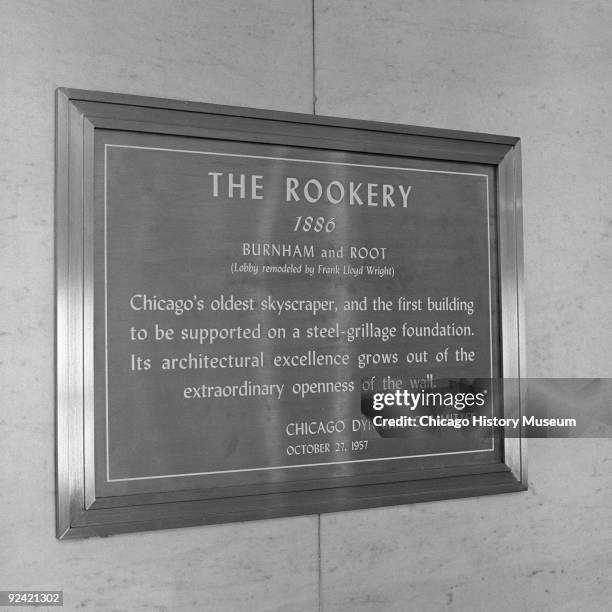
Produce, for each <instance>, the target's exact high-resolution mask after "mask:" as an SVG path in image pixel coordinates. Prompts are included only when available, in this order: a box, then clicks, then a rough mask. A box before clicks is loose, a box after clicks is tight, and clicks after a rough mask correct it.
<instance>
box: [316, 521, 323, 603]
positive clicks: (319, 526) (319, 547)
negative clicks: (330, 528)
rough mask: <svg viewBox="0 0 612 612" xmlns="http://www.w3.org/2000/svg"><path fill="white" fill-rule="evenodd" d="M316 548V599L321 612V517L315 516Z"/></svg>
mask: <svg viewBox="0 0 612 612" xmlns="http://www.w3.org/2000/svg"><path fill="white" fill-rule="evenodd" d="M317 546H318V550H319V555H318V563H319V571H318V574H317V581H318V598H319V612H323V583H322V578H323V576H322V573H321V515H320V514H318V515H317Z"/></svg>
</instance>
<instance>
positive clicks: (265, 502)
mask: <svg viewBox="0 0 612 612" xmlns="http://www.w3.org/2000/svg"><path fill="white" fill-rule="evenodd" d="M80 102H83V103H84V104H79V103H80ZM88 103H95V104H99V103H102V104H105V105H107V106H105V107H104V108H103V110H102V112H99V110H100V107H96V108H97V112H96V113H92V115H91V116H89V115H87V113H86V109H87V108H90V107H89V106H88ZM126 107H137V108H138V109H139V110H140V111H149V110H153V111H159V110H160V109H162V110H170V111H179V112H180V111H182V112H185V111H187V112H189V113H194V114H198V113H202V114H203V115H202V116H204V115H207V116H211V115H214V116H223V115H226V116H232V117H243V118H248V119H265V120H270V121H278V122H280V123H282V122H291V123H293V124H302V125H303V124H308V125H310V126H320V127H337V128H346V130H350V131H352V130H361V131H365V132H368V131H371V132H374V133H375V132H386V133H390V132H395V133H398V134H402V135H406V136H411V135H412V136H415V137H416V138H417V139H419V138H420V137H425V138H438V139H440V143H441V146H440V148H439V150H437V151H436V153H435V154H433V155H432V156H431V158H432V159H448V160H449V161H471V162H474V163H488V164H491V165H497V177H498V181H497V188H498V192H497V196H498V198H499V210H500V226H502V225H503V228H504V229H503V232H500V236H499V239H500V247H499V250H500V273H501V274H502V276H503V275H504V274H506V273H508V272H509V273H511V275H512V281H511V282H510V283H506V284H504V283H502V286H501V288H500V289H501V294H502V304H501V308H500V314H501V319H502V321H501V322H502V328H503V334H502V344H501V346H502V351H503V357H504V360H503V375H504V377H506V376H508V375H509V374H510V373H512V374H514V375H516V376H517V377H518V376H520V373H521V372H523V371H524V366H523V364H524V358H523V353H524V341H523V338H522V336H523V333H524V332H523V325H522V321H523V314H522V312H523V311H522V309H523V304H522V234H521V215H522V203H521V197H520V187H521V185H520V140H519V139H518V138H514V137H507V136H496V135H489V134H478V133H472V132H458V131H450V130H440V129H437V128H422V127H415V126H402V125H395V124H387V123H379V122H370V121H361V120H352V119H340V118H334V117H319V116H314V115H301V114H296V113H286V112H280V111H270V110H259V109H248V108H242V107H231V106H220V105H212V104H205V103H194V102H183V101H177V100H165V99H159V98H144V97H141V96H129V95H122V94H112V93H106V92H93V91H85V90H75V89H67V88H58V89H57V91H56V174H55V209H56V225H55V231H56V241H55V249H56V278H55V286H56V311H55V320H56V354H55V358H56V384H55V389H56V390H55V394H56V461H57V469H56V487H57V496H56V504H57V537H58V538H59V539H70V538H79V537H87V536H93V535H98V536H100V535H110V534H113V533H122V532H127V531H141V530H149V529H161V528H172V527H179V526H189V525H201V524H217V523H224V522H233V521H240V520H246V519H250V520H258V519H265V518H277V517H283V516H295V515H302V514H312V513H319V512H333V511H341V510H352V509H359V508H369V507H376V506H387V505H395V504H402V503H413V502H419V501H434V500H438V499H448V498H457V497H466V496H475V495H488V494H498V493H504V492H512V491H521V490H525V488H526V484H527V476H526V474H527V472H526V453H525V445H524V440H522V439H521V438H518V439H510V438H506V439H505V457H506V464H507V466H508V467H507V468H506V469H505V470H498V471H496V472H489V473H474V474H470V475H462V476H450V477H446V476H445V477H441V478H434V479H430V480H423V481H422V482H419V483H418V484H417V485H415V482H414V481H409V482H408V483H403V484H404V485H407V486H403V487H402V486H401V485H402V483H397V482H395V483H383V484H379V485H366V486H359V485H356V486H348V487H340V488H338V489H326V490H325V491H324V493H325V496H326V498H325V499H322V498H321V496H319V497H317V498H316V499H315V500H314V501H313V500H312V499H311V494H312V493H313V492H312V491H310V492H309V491H298V492H292V493H290V494H286V493H279V494H277V493H271V494H262V495H258V496H247V497H244V498H229V499H230V501H231V503H232V505H234V506H235V505H238V506H240V504H241V503H242V504H244V509H240V510H238V511H231V510H230V508H229V507H228V508H224V509H223V504H217V510H216V512H210V511H209V509H210V500H203V501H199V502H198V501H185V502H168V503H158V504H154V507H145V506H133V507H123V508H102V509H96V510H94V509H90V510H87V508H90V507H91V505H92V504H93V502H94V501H95V500H94V499H93V498H92V496H91V490H92V489H91V483H88V482H87V476H86V474H85V470H84V465H85V459H86V456H85V454H86V449H85V444H84V443H85V435H86V433H85V431H84V430H85V429H86V427H85V423H84V405H85V402H86V397H85V396H86V391H87V389H86V388H85V387H86V386H87V385H88V384H89V383H90V382H91V381H90V380H89V379H90V373H88V372H86V371H85V364H84V344H87V343H88V342H90V341H91V338H88V337H87V334H86V331H85V330H84V323H85V320H84V316H85V315H84V308H83V301H84V299H86V296H85V288H84V283H83V275H84V272H85V270H84V266H87V265H88V264H87V263H86V262H84V240H85V234H86V232H87V231H88V224H89V222H88V220H87V219H86V218H85V217H84V206H83V204H84V198H85V193H86V192H88V191H89V190H91V185H90V184H89V185H88V184H86V183H87V178H86V177H85V166H86V165H87V164H88V162H87V160H86V159H85V157H86V156H85V155H84V141H85V140H86V139H87V138H89V139H90V140H91V136H92V135H93V129H94V128H95V127H107V128H111V129H112V128H113V127H115V129H134V130H135V131H146V130H148V131H155V130H151V127H152V123H151V122H149V123H146V122H145V123H144V124H140V123H138V122H135V121H134V120H133V119H131V118H130V117H128V119H127V120H126V118H125V117H122V116H121V115H122V113H123V115H126V112H125V111H126ZM127 110H128V111H131V110H132V108H128V109H127ZM127 115H128V116H129V112H128V113H127ZM175 127H176V126H175V125H173V124H170V125H166V126H164V130H165V131H164V130H161V133H172V132H173V130H174V128H175ZM168 130H170V131H168ZM365 132H364V133H365ZM446 141H460V142H461V143H463V144H461V145H460V146H461V151H464V152H465V153H464V154H463V155H462V156H461V157H460V158H459V159H457V158H456V157H454V156H453V151H451V150H450V149H449V148H448V146H445V143H446ZM478 145H480V146H483V145H484V146H485V148H486V151H487V152H486V155H484V158H485V159H486V161H483V155H480V156H479V155H477V154H475V153H474V150H475V147H476V146H478ZM325 146H326V145H324V144H322V145H321V148H325ZM328 148H332V147H329V146H328ZM454 152H455V153H456V151H454ZM383 154H384V153H383ZM445 156H446V157H445ZM89 229H91V228H89ZM502 249H503V251H504V253H503V256H502V253H501V251H502ZM502 280H503V279H502ZM77 305H79V306H77ZM504 392H505V393H506V391H504ZM506 397H508V398H510V399H511V401H516V402H517V404H516V406H517V410H519V412H520V411H521V410H522V399H521V398H522V390H519V393H518V395H517V394H516V392H512V393H510V394H509V395H506ZM86 497H87V499H86ZM288 497H291V499H292V502H291V503H290V504H288V503H287V499H288ZM255 498H259V501H258V503H257V501H256V500H255Z"/></svg>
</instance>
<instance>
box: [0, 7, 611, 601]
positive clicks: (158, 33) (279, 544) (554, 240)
mask: <svg viewBox="0 0 612 612" xmlns="http://www.w3.org/2000/svg"><path fill="white" fill-rule="evenodd" d="M312 8H313V3H312V1H311V0H257V2H251V1H249V0H242V1H239V0H205V1H199V2H198V1H191V0H173V1H171V0H126V1H120V0H105V1H103V2H100V1H97V0H55V1H53V2H52V1H50V0H0V9H1V11H0V13H1V19H0V58H2V60H1V63H0V104H1V108H2V113H1V114H0V142H1V144H2V152H1V154H0V377H1V395H0V405H1V410H0V440H2V443H1V448H2V455H1V457H2V468H1V469H0V488H1V490H2V492H3V493H2V495H1V496H0V517H1V519H0V544H1V545H0V589H3V588H53V589H64V590H65V600H66V604H65V608H66V609H68V610H76V609H100V610H130V611H131V610H139V609H143V610H154V609H157V610H181V611H182V610H211V611H215V612H216V611H233V610H236V611H239V610H244V609H249V610H253V611H254V612H255V611H259V610H262V611H263V610H269V611H271V610H278V611H280V610H282V611H292V610H295V611H300V612H301V611H305V612H307V611H315V610H323V611H325V612H332V611H334V612H344V611H346V612H353V611H366V610H381V611H382V610H385V611H387V610H398V611H400V610H401V611H405V610H416V611H419V612H424V611H429V610H442V609H449V610H466V611H468V610H469V611H473V610H490V609H492V608H495V609H497V610H500V611H501V610H509V611H510V610H513V611H514V610H536V609H537V610H555V611H557V610H576V609H582V610H605V609H608V606H609V597H610V593H611V592H612V585H611V583H610V578H609V563H610V561H609V559H610V553H609V551H610V550H612V546H611V545H612V532H611V530H610V529H609V527H608V519H609V516H610V512H611V510H612V487H610V482H611V481H610V479H611V477H612V443H611V442H610V441H608V440H602V441H598V442H595V441H573V442H572V443H571V444H570V443H568V442H566V441H565V442H564V441H531V442H530V445H529V446H530V449H529V453H530V457H529V461H530V490H529V491H528V492H526V493H521V494H513V495H503V496H495V497H488V498H481V499H465V500H455V501H450V502H449V501H446V502H437V503H429V504H418V505H414V506H405V507H398V508H384V509H376V510H364V511H359V512H347V513H338V514H333V515H325V516H322V517H321V518H320V519H319V517H316V516H307V517H299V518H292V519H283V520H273V521H260V522H254V523H244V524H236V525H224V526H218V527H217V526H215V527H200V528H193V529H181V530H172V531H163V532H155V533H143V534H129V535H120V536H115V537H111V538H105V539H92V540H84V541H75V542H58V541H57V540H56V539H55V534H54V491H55V490H54V458H53V452H54V451H53V435H54V434H53V411H54V398H53V240H54V239H53V171H54V160H53V155H54V98H53V94H54V89H55V88H56V87H57V86H69V87H78V88H86V89H100V90H108V91H116V92H122V93H133V94H142V95H150V96H161V97H174V98H186V99H190V100H199V101H205V102H216V103H224V104H233V105H245V106H254V107H261V108H273V109H281V110H288V111H296V112H311V111H312V108H313V62H312V42H313V14H312ZM314 8H315V11H314V40H315V50H316V53H315V70H316V79H315V82H316V110H317V112H318V113H320V114H327V115H339V116H347V117H355V118H363V119H373V120H383V121H394V122H403V123H411V124H417V125H431V126H436V127H447V128H452V129H464V130H475V131H485V132H498V133H503V134H510V135H517V136H521V137H522V139H523V154H524V200H525V241H526V307H527V353H528V363H529V374H530V375H532V376H607V375H609V363H610V356H611V355H610V346H611V345H612V326H611V325H610V316H609V306H608V303H609V300H610V298H611V297H612V277H611V276H610V273H609V269H610V264H611V263H612V261H611V259H612V253H611V251H612V249H611V247H610V234H611V230H612V207H611V199H612V195H611V194H612V174H611V173H610V162H611V159H612V155H611V152H612V110H611V109H612V104H610V102H611V100H610V82H611V80H612V61H611V60H612V39H611V38H610V36H609V32H610V31H612V8H611V7H610V5H609V4H608V3H607V2H604V1H601V2H597V1H587V2H582V3H576V2H571V1H569V0H538V1H536V2H527V1H524V2H507V1H505V0H490V1H484V0H436V1H433V2H432V1H431V0H410V1H409V2H406V1H405V0H315V2H314Z"/></svg>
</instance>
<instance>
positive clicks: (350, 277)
mask: <svg viewBox="0 0 612 612" xmlns="http://www.w3.org/2000/svg"><path fill="white" fill-rule="evenodd" d="M96 146H97V149H98V151H99V154H98V156H97V160H98V165H97V168H96V169H97V181H96V206H95V218H94V226H95V248H96V254H97V255H96V258H95V260H96V264H97V265H96V269H95V275H96V279H97V282H96V288H97V289H98V291H97V294H96V300H95V330H96V332H95V333H96V348H97V352H96V359H97V363H98V364H99V365H100V367H99V368H98V369H97V373H99V376H98V377H97V378H96V381H95V382H96V390H97V402H96V425H97V428H98V430H99V431H100V432H101V433H102V434H103V435H99V436H97V438H96V440H97V449H96V451H97V457H98V483H99V490H100V491H102V492H112V491H115V490H116V487H121V486H122V483H130V487H134V485H137V487H138V488H139V489H140V488H141V489H142V490H146V491H150V490H164V489H167V488H169V487H170V488H173V487H176V486H177V485H179V484H180V481H181V479H191V480H193V479H197V480H198V482H199V483H202V482H203V483H205V484H206V483H207V482H209V483H212V484H216V483H218V482H219V477H222V479H223V482H224V483H233V484H241V485H242V484H250V483H267V482H274V481H276V480H277V479H278V478H279V475H281V474H282V475H283V476H282V477H283V478H290V479H291V480H300V479H304V478H312V477H313V475H315V476H321V477H322V476H327V475H330V474H332V475H333V474H343V473H346V471H347V470H350V471H351V473H352V472H353V471H354V470H355V469H356V468H357V466H359V464H363V465H362V467H363V468H365V469H366V472H367V473H376V472H377V471H379V470H383V471H386V470H388V469H389V466H388V463H387V462H388V461H390V460H393V461H399V462H401V466H402V468H403V469H411V468H413V467H415V466H416V467H418V465H419V460H422V459H423V458H426V457H429V458H431V457H435V458H437V460H438V461H439V465H457V464H462V463H465V462H470V461H474V460H477V461H479V462H482V461H483V460H484V461H493V460H499V449H498V448H496V445H495V440H494V438H493V436H492V435H491V433H490V432H489V435H483V432H482V431H476V430H473V429H472V430H470V431H469V432H466V431H465V430H463V431H462V430H460V429H457V430H448V428H440V427H436V426H435V425H431V426H427V427H413V428H409V429H406V430H404V431H403V432H402V435H392V436H387V435H381V431H380V429H378V428H376V427H375V426H374V424H373V420H372V416H373V415H374V414H375V412H376V411H373V410H368V409H363V408H364V402H365V399H364V398H370V399H371V398H372V397H374V395H375V394H377V393H390V392H391V393H393V392H395V391H397V390H401V391H404V390H407V391H409V392H410V393H415V394H418V393H421V395H422V392H434V391H441V390H442V389H441V388H440V385H441V383H440V381H441V380H445V379H447V378H461V379H475V378H491V377H492V376H496V375H497V374H496V373H497V368H498V364H497V363H496V359H495V345H494V338H495V336H494V331H493V328H494V326H496V325H497V324H496V319H495V311H496V303H497V295H496V288H495V284H494V283H495V281H494V278H493V275H492V266H494V265H495V262H494V256H495V255H494V254H495V250H494V244H493V243H492V235H494V220H495V219H494V214H493V210H492V207H491V198H492V194H493V191H492V188H493V176H492V173H491V171H490V170H489V169H488V168H487V167H486V166H477V165H473V164H464V165H460V164H449V163H442V162H438V163H433V164H432V163H431V162H430V163H424V162H423V161H422V160H418V159H405V158H404V159H402V158H396V157H383V156H374V155H357V154H348V153H337V152H321V151H316V150H309V149H306V148H289V147H278V146H269V145H257V144H243V143H219V142H216V141H213V140H205V139H197V140H195V139H186V138H176V137H174V138H164V139H160V138H156V139H155V140H153V139H151V138H146V137H142V136H133V135H128V134H123V133H113V134H105V133H101V134H100V137H99V139H98V141H97V143H96ZM492 227H493V230H492ZM492 259H493V261H492ZM378 397H380V396H378ZM362 400H364V401H362ZM492 404H493V402H489V401H487V407H486V408H484V409H483V410H484V413H486V412H487V411H489V412H492V411H493V410H494V408H495V407H494V406H493V405H492ZM466 412H469V410H466ZM481 412H483V411H482V410H481ZM429 413H431V414H433V415H444V414H447V415H448V414H449V413H455V414H459V413H458V412H457V411H456V410H453V409H448V410H442V409H437V410H434V411H429ZM407 414H410V411H407ZM416 414H427V412H422V411H417V412H416ZM461 416H463V415H461ZM120 490H121V489H120Z"/></svg>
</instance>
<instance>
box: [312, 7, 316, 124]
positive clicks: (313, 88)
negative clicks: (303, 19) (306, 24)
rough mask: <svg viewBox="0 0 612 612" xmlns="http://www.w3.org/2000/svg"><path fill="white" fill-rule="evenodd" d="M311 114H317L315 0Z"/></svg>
mask: <svg viewBox="0 0 612 612" xmlns="http://www.w3.org/2000/svg"><path fill="white" fill-rule="evenodd" d="M312 114H313V115H316V114H317V79H316V62H315V0H312Z"/></svg>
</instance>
